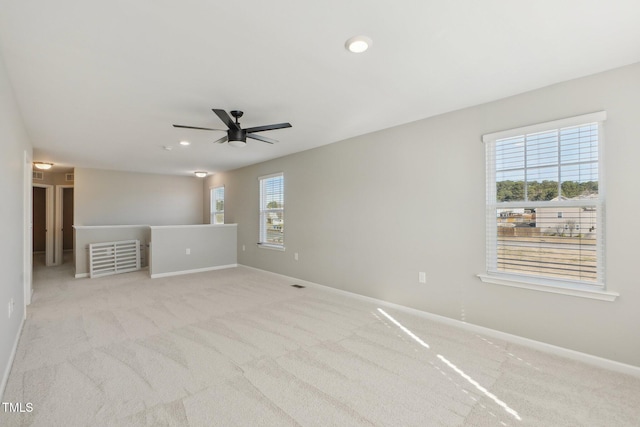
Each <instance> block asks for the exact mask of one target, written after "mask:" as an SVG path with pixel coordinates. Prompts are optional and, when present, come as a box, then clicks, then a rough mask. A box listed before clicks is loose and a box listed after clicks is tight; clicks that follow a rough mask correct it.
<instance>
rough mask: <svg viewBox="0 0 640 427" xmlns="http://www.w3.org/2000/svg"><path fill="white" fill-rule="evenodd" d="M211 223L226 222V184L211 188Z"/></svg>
mask: <svg viewBox="0 0 640 427" xmlns="http://www.w3.org/2000/svg"><path fill="white" fill-rule="evenodd" d="M211 224H224V186H222V187H214V188H212V189H211Z"/></svg>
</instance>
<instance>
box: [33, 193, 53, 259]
mask: <svg viewBox="0 0 640 427" xmlns="http://www.w3.org/2000/svg"><path fill="white" fill-rule="evenodd" d="M32 191H33V194H32V197H33V199H32V200H33V202H32V221H33V227H32V251H33V255H34V258H33V264H35V265H38V264H41V265H42V264H44V265H47V266H49V265H53V262H54V261H53V255H54V254H53V233H52V232H53V186H52V185H46V184H34V185H33V187H32Z"/></svg>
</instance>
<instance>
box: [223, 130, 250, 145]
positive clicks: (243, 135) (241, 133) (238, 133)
mask: <svg viewBox="0 0 640 427" xmlns="http://www.w3.org/2000/svg"><path fill="white" fill-rule="evenodd" d="M227 137H228V138H229V141H245V142H246V140H247V131H246V130H244V129H229V130H228V131H227Z"/></svg>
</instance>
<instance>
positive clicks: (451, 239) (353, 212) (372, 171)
mask: <svg viewBox="0 0 640 427" xmlns="http://www.w3.org/2000/svg"><path fill="white" fill-rule="evenodd" d="M425 96H426V95H425ZM600 110H606V111H607V114H608V120H607V122H606V124H605V144H606V145H605V150H606V158H605V160H604V163H605V177H606V184H607V218H606V225H607V229H606V230H607V247H606V255H607V258H606V269H607V273H606V277H607V285H608V289H609V290H612V291H617V292H619V293H620V295H621V296H620V297H619V298H618V300H616V301H615V302H604V301H597V300H588V299H584V298H577V297H572V296H564V295H558V294H550V293H543V292H537V291H531V290H525V289H518V288H510V287H503V286H498V285H492V284H485V283H482V282H481V281H480V280H479V279H478V278H477V277H476V276H475V275H476V274H477V273H480V272H484V271H485V220H484V218H485V167H484V165H485V159H484V146H483V144H482V143H481V136H482V135H483V134H484V133H489V132H494V131H499V130H505V129H510V128H514V127H519V126H525V125H530V124H535V123H540V122H545V121H550V120H555V119H560V118H565V117H570V116H574V115H579V114H584V113H590V112H594V111H600ZM294 125H295V124H294ZM639 137H640V64H636V65H633V66H628V67H624V68H621V69H617V70H613V71H610V72H605V73H601V74H597V75H594V76H590V77H586V78H582V79H578V80H573V81H569V82H565V83H562V84H558V85H554V86H550V87H547V88H543V89H540V90H536V91H532V92H529V93H525V94H521V95H517V96H514V97H510V98H507V99H503V100H499V101H496V102H492V103H489V104H485V105H480V106H476V107H472V108H468V109H464V110H460V111H455V112H451V113H448V114H444V115H441V116H438V117H433V118H429V119H426V120H422V121H418V122H414V123H410V124H407V125H404V126H399V127H396V128H393V129H387V130H384V131H381V132H377V133H373V134H369V135H364V136H361V137H358V138H353V139H350V140H346V141H343V142H339V143H336V144H332V145H329V146H325V147H321V148H318V149H314V150H310V151H306V152H303V153H298V154H294V155H291V156H287V157H284V158H280V159H275V160H272V161H268V162H265V163H261V164H258V165H254V166H250V167H246V168H242V169H238V170H235V171H231V172H227V173H222V174H217V175H215V176H213V177H209V178H207V180H206V182H205V186H204V187H205V190H204V191H205V194H206V193H207V192H208V188H209V187H210V186H214V185H225V197H226V203H225V215H226V220H227V222H230V223H237V224H238V248H239V249H238V262H239V263H240V264H245V265H249V266H253V267H257V268H261V269H265V270H269V271H273V272H277V273H280V274H285V275H288V276H293V277H296V278H300V279H304V280H308V281H312V282H316V283H320V284H323V285H328V286H333V287H336V288H339V289H344V290H347V291H351V292H355V293H359V294H363V295H367V296H371V297H376V298H381V299H384V300H387V301H391V302H394V303H398V304H402V305H405V306H409V307H413V308H417V309H420V310H425V311H428V312H431V313H435V314H439V315H443V316H447V317H450V318H454V319H459V320H463V321H466V322H469V323H473V324H476V325H481V326H485V327H489V328H493V329H496V330H499V331H504V332H507V333H511V334H515V335H519V336H522V337H526V338H530V339H534V340H538V341H542V342H546V343H550V344H553V345H557V346H561V347H565V348H569V349H573V350H577V351H581V352H585V353H588V354H593V355H597V356H601V357H604V358H608V359H612V360H616V361H620V362H623V363H628V364H631V365H635V366H640V339H638V337H639V335H638V325H640V309H638V307H640V284H639V283H638V270H637V264H638V253H639V251H638V249H637V246H636V244H637V242H640V227H637V226H635V225H634V224H633V220H634V214H635V213H637V212H640V197H638V191H637V181H638V172H637V171H638V159H640V143H639V141H638V140H639ZM274 172H284V176H285V205H286V208H285V240H286V242H285V246H286V251H285V252H278V251H273V250H267V249H260V248H257V247H256V242H257V238H258V181H257V178H258V176H260V175H265V174H270V173H274ZM207 197H208V196H207ZM242 245H245V248H246V250H244V251H243V250H242ZM295 252H298V253H299V261H295V260H294V253H295ZM419 271H426V272H427V282H428V283H427V284H426V285H425V284H419V283H418V272H419Z"/></svg>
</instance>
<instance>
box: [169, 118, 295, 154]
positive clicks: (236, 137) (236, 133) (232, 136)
mask: <svg viewBox="0 0 640 427" xmlns="http://www.w3.org/2000/svg"><path fill="white" fill-rule="evenodd" d="M213 112H214V113H216V115H217V116H218V117H219V118H220V120H222V122H223V123H224V124H225V125H227V128H228V129H227V130H226V132H227V134H226V135H225V136H223V137H222V138H220V139H218V140H217V141H215V143H218V144H222V143H225V142H227V141H228V142H229V145H231V146H232V147H244V146H245V145H247V138H251V139H255V140H257V141H262V142H266V143H268V144H273V143H276V142H278V141H276V140H275V139H271V138H267V137H266V136H262V135H256V134H255V133H256V132H264V131H267V130H275V129H284V128H290V127H291V124H290V123H276V124H273V125H264V126H255V127H251V128H246V129H243V128H241V127H240V122H239V119H240V117H242V115H243V114H244V113H243V112H242V111H240V110H232V111H230V112H229V113H230V114H231V116H233V117H234V118H235V122H234V121H233V119H232V118H231V116H229V114H227V112H226V111H224V110H220V109H216V108H214V109H213ZM173 127H176V128H184V129H198V130H213V131H223V132H224V131H225V130H224V129H212V128H202V127H196V126H185V125H173Z"/></svg>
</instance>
